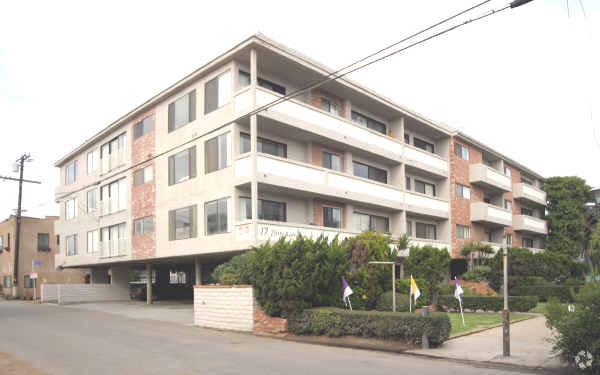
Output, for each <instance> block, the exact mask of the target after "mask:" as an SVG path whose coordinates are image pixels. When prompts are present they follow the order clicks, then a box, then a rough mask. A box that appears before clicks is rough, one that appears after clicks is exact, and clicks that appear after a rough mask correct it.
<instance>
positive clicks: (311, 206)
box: [306, 198, 316, 224]
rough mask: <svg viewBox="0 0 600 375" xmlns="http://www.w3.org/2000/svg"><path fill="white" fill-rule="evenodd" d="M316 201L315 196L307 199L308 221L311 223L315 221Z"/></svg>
mask: <svg viewBox="0 0 600 375" xmlns="http://www.w3.org/2000/svg"><path fill="white" fill-rule="evenodd" d="M314 207H315V202H314V200H313V198H308V199H306V222H307V223H309V224H316V223H315V208H314Z"/></svg>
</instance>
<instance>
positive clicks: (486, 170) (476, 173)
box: [469, 164, 512, 192]
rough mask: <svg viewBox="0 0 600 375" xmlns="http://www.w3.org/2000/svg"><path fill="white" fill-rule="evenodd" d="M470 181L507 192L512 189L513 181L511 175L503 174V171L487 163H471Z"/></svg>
mask: <svg viewBox="0 0 600 375" xmlns="http://www.w3.org/2000/svg"><path fill="white" fill-rule="evenodd" d="M469 181H470V182H471V183H472V184H479V185H483V186H485V187H489V188H493V189H497V190H501V191H505V192H508V191H511V190H512V182H511V179H510V177H508V176H505V175H503V174H502V173H500V172H498V171H497V170H495V169H493V168H490V167H488V166H487V165H485V164H471V165H470V167H469Z"/></svg>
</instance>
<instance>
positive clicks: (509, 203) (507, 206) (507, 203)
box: [504, 199, 512, 212]
mask: <svg viewBox="0 0 600 375" xmlns="http://www.w3.org/2000/svg"><path fill="white" fill-rule="evenodd" d="M504 208H505V209H506V210H509V211H511V212H512V201H509V200H506V199H505V200H504Z"/></svg>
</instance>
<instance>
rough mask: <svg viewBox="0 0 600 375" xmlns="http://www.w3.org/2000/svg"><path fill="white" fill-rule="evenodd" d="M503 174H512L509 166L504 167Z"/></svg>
mask: <svg viewBox="0 0 600 375" xmlns="http://www.w3.org/2000/svg"><path fill="white" fill-rule="evenodd" d="M504 175H505V176H508V177H510V176H511V175H512V173H511V170H510V168H509V167H504Z"/></svg>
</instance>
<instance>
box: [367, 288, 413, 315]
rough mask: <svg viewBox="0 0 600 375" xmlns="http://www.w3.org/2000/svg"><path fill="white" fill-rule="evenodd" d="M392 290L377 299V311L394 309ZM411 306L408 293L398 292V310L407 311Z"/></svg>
mask: <svg viewBox="0 0 600 375" xmlns="http://www.w3.org/2000/svg"><path fill="white" fill-rule="evenodd" d="M392 295H393V293H392V291H389V292H385V293H383V294H382V295H380V296H379V298H378V299H377V306H376V307H375V310H377V311H392ZM409 307H410V300H409V296H408V294H398V293H396V312H407V311H408V310H409Z"/></svg>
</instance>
